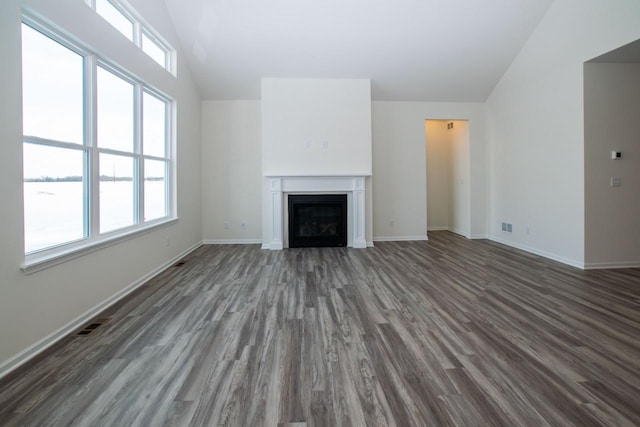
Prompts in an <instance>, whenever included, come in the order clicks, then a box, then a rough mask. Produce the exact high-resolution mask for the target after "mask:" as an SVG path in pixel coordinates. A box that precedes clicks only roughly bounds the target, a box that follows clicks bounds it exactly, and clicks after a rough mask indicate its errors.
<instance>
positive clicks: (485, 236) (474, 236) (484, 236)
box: [469, 234, 489, 240]
mask: <svg viewBox="0 0 640 427" xmlns="http://www.w3.org/2000/svg"><path fill="white" fill-rule="evenodd" d="M488 238H489V235H488V234H472V235H471V236H470V237H469V239H471V240H481V239H488Z"/></svg>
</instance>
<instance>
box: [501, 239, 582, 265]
mask: <svg viewBox="0 0 640 427" xmlns="http://www.w3.org/2000/svg"><path fill="white" fill-rule="evenodd" d="M489 240H491V241H493V242H496V243H500V244H503V245H506V246H511V247H512V248H516V249H520V250H522V251H525V252H529V253H532V254H535V255H540V256H542V257H545V258H549V259H551V260H554V261H558V262H561V263H563V264H567V265H570V266H572V267H576V268H580V269H582V270H584V268H585V265H584V263H583V262H580V261H576V260H573V259H569V258H565V257H562V256H560V255H556V254H554V253H551V252H546V251H541V250H539V249H535V248H532V247H530V246H526V245H521V244H519V243H514V242H510V241H508V240H504V239H501V238H499V237H496V236H489Z"/></svg>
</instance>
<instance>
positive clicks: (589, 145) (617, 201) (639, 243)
mask: <svg viewBox="0 0 640 427" xmlns="http://www.w3.org/2000/svg"><path fill="white" fill-rule="evenodd" d="M639 100H640V64H606V63H605V64H598V63H596V64H594V63H588V64H585V67H584V102H585V108H584V118H585V126H584V132H585V136H584V141H585V153H584V155H585V262H586V264H587V267H640V191H639V189H640V120H639V118H640V102H639ZM611 151H621V152H622V155H623V157H622V159H619V160H612V159H611ZM611 177H619V178H620V179H621V184H622V185H621V187H615V188H613V187H611V185H610V179H611Z"/></svg>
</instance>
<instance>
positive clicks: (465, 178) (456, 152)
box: [448, 120, 471, 237]
mask: <svg viewBox="0 0 640 427" xmlns="http://www.w3.org/2000/svg"><path fill="white" fill-rule="evenodd" d="M452 123H453V128H452V129H450V130H449V131H448V139H449V146H450V150H451V154H450V161H451V166H450V176H451V178H450V180H451V187H450V191H451V196H450V199H449V201H450V206H449V229H450V230H451V231H453V232H455V233H458V234H461V235H463V236H465V237H470V235H469V227H470V226H471V212H470V210H469V205H470V200H469V181H470V179H469V177H470V174H471V171H470V161H469V160H470V158H469V124H468V122H467V121H465V120H455V121H453V122H452Z"/></svg>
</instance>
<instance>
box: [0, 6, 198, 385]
mask: <svg viewBox="0 0 640 427" xmlns="http://www.w3.org/2000/svg"><path fill="white" fill-rule="evenodd" d="M130 3H131V4H132V5H133V7H135V8H137V10H138V11H139V12H140V13H142V14H145V16H146V18H147V20H148V21H149V23H150V24H151V25H153V26H154V27H155V28H156V29H157V30H158V31H159V32H161V33H162V35H163V36H164V37H165V38H166V39H167V40H169V42H171V43H172V44H173V45H174V46H175V47H176V48H177V49H178V61H179V62H178V75H179V78H178V79H175V78H174V77H173V76H171V75H170V74H169V73H167V72H166V71H164V70H162V69H161V68H160V67H159V66H158V65H157V64H155V63H154V62H153V60H151V59H150V58H148V57H146V55H145V54H144V53H142V52H140V51H139V49H137V48H135V47H133V45H132V44H131V43H130V42H128V41H126V40H125V39H124V37H123V36H122V35H121V34H120V33H118V32H117V31H116V30H115V29H113V28H112V27H111V26H110V25H109V24H108V23H106V21H104V20H102V18H100V17H98V16H97V15H96V14H95V13H94V12H93V11H91V9H89V8H88V7H86V5H85V4H84V2H82V1H81V0H75V1H59V0H58V1H51V0H28V1H27V0H25V1H23V2H21V1H19V0H4V1H2V2H0V40H1V42H0V57H2V66H0V93H2V103H0V141H2V149H3V153H2V156H0V190H1V191H2V193H1V194H2V196H3V200H4V203H3V209H0V236H2V238H1V239H0V277H1V279H0V280H1V281H0V343H1V345H0V375H1V373H2V372H6V370H7V369H10V368H11V367H12V366H15V364H16V363H19V362H20V360H22V358H24V357H26V356H28V355H29V354H31V353H30V351H32V350H35V349H36V347H33V346H34V345H36V344H37V343H40V344H43V345H44V344H46V343H47V342H48V341H47V339H48V338H51V337H52V336H53V335H52V334H55V333H56V331H60V330H64V329H61V328H64V327H65V326H66V325H69V324H70V323H72V322H74V320H75V319H78V318H79V317H80V316H82V315H83V314H86V313H88V312H90V310H91V309H93V308H94V307H97V306H100V305H101V304H103V303H104V302H105V301H108V300H109V299H111V298H112V297H114V296H115V295H117V294H119V293H120V292H122V291H123V290H126V289H127V288H128V287H129V285H131V284H134V283H136V282H138V281H139V280H140V279H141V278H143V277H145V276H146V275H147V274H148V273H150V272H153V271H155V270H156V269H157V268H158V267H160V266H162V265H163V264H165V263H166V262H168V261H170V260H172V259H173V258H175V257H176V256H178V255H179V254H181V253H183V252H184V251H185V250H187V249H189V248H191V247H193V246H194V245H196V244H198V243H199V242H200V241H201V240H202V227H201V224H202V208H201V198H200V194H201V187H200V182H201V178H200V112H201V109H200V99H199V95H198V92H197V90H196V89H195V86H194V84H193V82H192V80H191V78H190V74H189V70H188V69H187V68H186V66H185V65H184V63H183V62H182V54H181V51H180V50H179V45H178V43H177V38H176V37H175V34H174V32H173V28H172V27H171V26H170V24H169V22H170V21H169V18H168V16H167V13H166V10H165V9H164V6H163V3H158V2H155V1H152V0H130ZM21 5H24V6H25V7H26V8H28V9H29V10H32V11H33V12H34V13H37V14H39V15H42V16H43V17H45V18H47V19H48V20H50V21H53V22H55V23H56V24H57V25H59V26H60V27H62V28H64V29H66V30H67V31H68V32H69V33H70V34H76V35H81V36H82V37H83V38H86V40H87V41H88V42H89V43H90V44H91V47H92V48H94V49H96V50H97V51H99V52H100V53H102V54H105V55H108V56H110V57H112V58H113V59H114V61H116V62H118V63H119V64H120V65H122V66H124V67H125V68H127V69H129V70H131V71H132V72H133V73H135V74H137V75H139V76H143V77H145V78H148V79H149V81H150V82H151V83H152V84H154V85H155V86H156V87H158V88H159V89H161V90H162V91H164V92H165V93H167V94H169V95H170V96H172V97H174V98H175V99H176V100H177V101H178V111H177V128H176V134H177V139H178V146H177V153H176V158H177V174H178V175H177V187H178V206H177V208H178V215H179V218H180V219H179V221H178V222H177V223H175V224H173V225H169V226H166V227H163V228H160V229H157V230H155V231H152V232H149V233H146V234H143V235H140V236H138V237H135V238H132V239H130V240H127V241H125V242H122V243H118V244H116V245H114V246H110V247H107V248H104V249H101V250H98V251H96V252H93V253H91V254H88V255H85V256H82V257H80V258H77V259H74V260H72V261H68V262H66V263H64V264H61V265H58V266H55V267H51V268H48V269H46V270H43V271H40V272H37V273H33V274H31V275H25V274H24V273H23V272H22V271H21V270H20V266H21V264H22V263H23V261H24V241H23V231H22V228H23V224H22V223H23V219H22V166H21V165H22V126H21V120H22V118H21V110H22V108H21V104H22V100H21V83H20V82H21V76H20V73H21V71H20V70H21V54H20V22H21ZM150 11H153V13H147V12H150ZM167 239H169V240H170V245H169V246H167V245H166V242H167Z"/></svg>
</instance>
